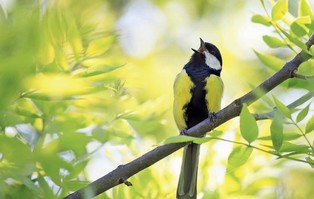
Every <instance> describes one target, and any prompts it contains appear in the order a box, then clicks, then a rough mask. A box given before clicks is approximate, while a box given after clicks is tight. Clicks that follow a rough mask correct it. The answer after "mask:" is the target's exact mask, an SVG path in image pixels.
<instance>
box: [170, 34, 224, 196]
mask: <svg viewBox="0 0 314 199" xmlns="http://www.w3.org/2000/svg"><path fill="white" fill-rule="evenodd" d="M200 40H201V45H200V47H199V49H198V50H195V49H193V48H192V50H193V51H194V53H193V55H192V57H191V59H190V61H189V62H188V63H187V64H186V65H185V66H184V67H183V69H182V71H181V72H180V73H179V74H178V75H177V76H176V78H175V82H174V104H173V114H174V119H175V122H176V124H177V126H178V128H179V130H180V133H181V134H185V133H186V130H187V129H189V128H191V127H193V126H195V125H196V124H198V123H200V122H201V121H203V120H205V119H206V118H208V117H211V118H212V117H213V116H214V114H215V112H218V111H219V110H220V106H221V98H222V93H223V88H224V85H223V82H222V80H221V78H220V73H221V70H222V57H221V54H220V52H219V49H218V48H217V47H216V46H215V45H213V44H211V43H207V42H204V41H203V40H202V39H200ZM199 151H200V145H198V144H194V143H191V144H188V145H187V146H185V148H184V152H183V158H182V165H181V172H180V177H179V183H178V188H177V198H178V199H182V198H194V199H195V198H196V196H197V170H198V162H199Z"/></svg>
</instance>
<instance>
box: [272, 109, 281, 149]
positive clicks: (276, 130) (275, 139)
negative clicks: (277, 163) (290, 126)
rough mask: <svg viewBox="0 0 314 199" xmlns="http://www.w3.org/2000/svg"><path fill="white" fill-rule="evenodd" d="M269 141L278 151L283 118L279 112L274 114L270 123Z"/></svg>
mask: <svg viewBox="0 0 314 199" xmlns="http://www.w3.org/2000/svg"><path fill="white" fill-rule="evenodd" d="M270 133H271V141H272V143H273V146H274V149H275V150H276V151H280V148H281V146H282V142H283V118H282V116H281V115H280V114H278V113H277V114H275V117H274V119H273V120H272V123H271V125H270Z"/></svg>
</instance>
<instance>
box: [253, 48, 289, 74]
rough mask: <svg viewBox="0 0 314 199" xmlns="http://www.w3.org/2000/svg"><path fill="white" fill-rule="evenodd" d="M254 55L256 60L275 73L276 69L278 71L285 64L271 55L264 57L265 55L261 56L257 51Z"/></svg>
mask: <svg viewBox="0 0 314 199" xmlns="http://www.w3.org/2000/svg"><path fill="white" fill-rule="evenodd" d="M254 52H255V54H256V55H257V57H258V59H259V60H260V61H261V62H262V63H263V64H265V65H266V66H268V67H270V68H271V69H273V70H275V71H277V70H278V69H280V68H281V67H283V65H284V64H285V62H284V61H283V60H281V59H279V58H277V57H274V56H272V55H266V54H262V53H259V52H257V51H255V50H254Z"/></svg>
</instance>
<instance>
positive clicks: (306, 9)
mask: <svg viewBox="0 0 314 199" xmlns="http://www.w3.org/2000/svg"><path fill="white" fill-rule="evenodd" d="M298 14H299V16H311V15H313V13H312V9H311V6H310V4H309V2H308V0H299V8H298Z"/></svg>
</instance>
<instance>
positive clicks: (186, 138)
mask: <svg viewBox="0 0 314 199" xmlns="http://www.w3.org/2000/svg"><path fill="white" fill-rule="evenodd" d="M196 139H197V138H196V137H192V136H185V135H177V136H172V137H168V138H167V139H166V140H165V141H164V144H171V143H181V142H192V141H194V140H196Z"/></svg>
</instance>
